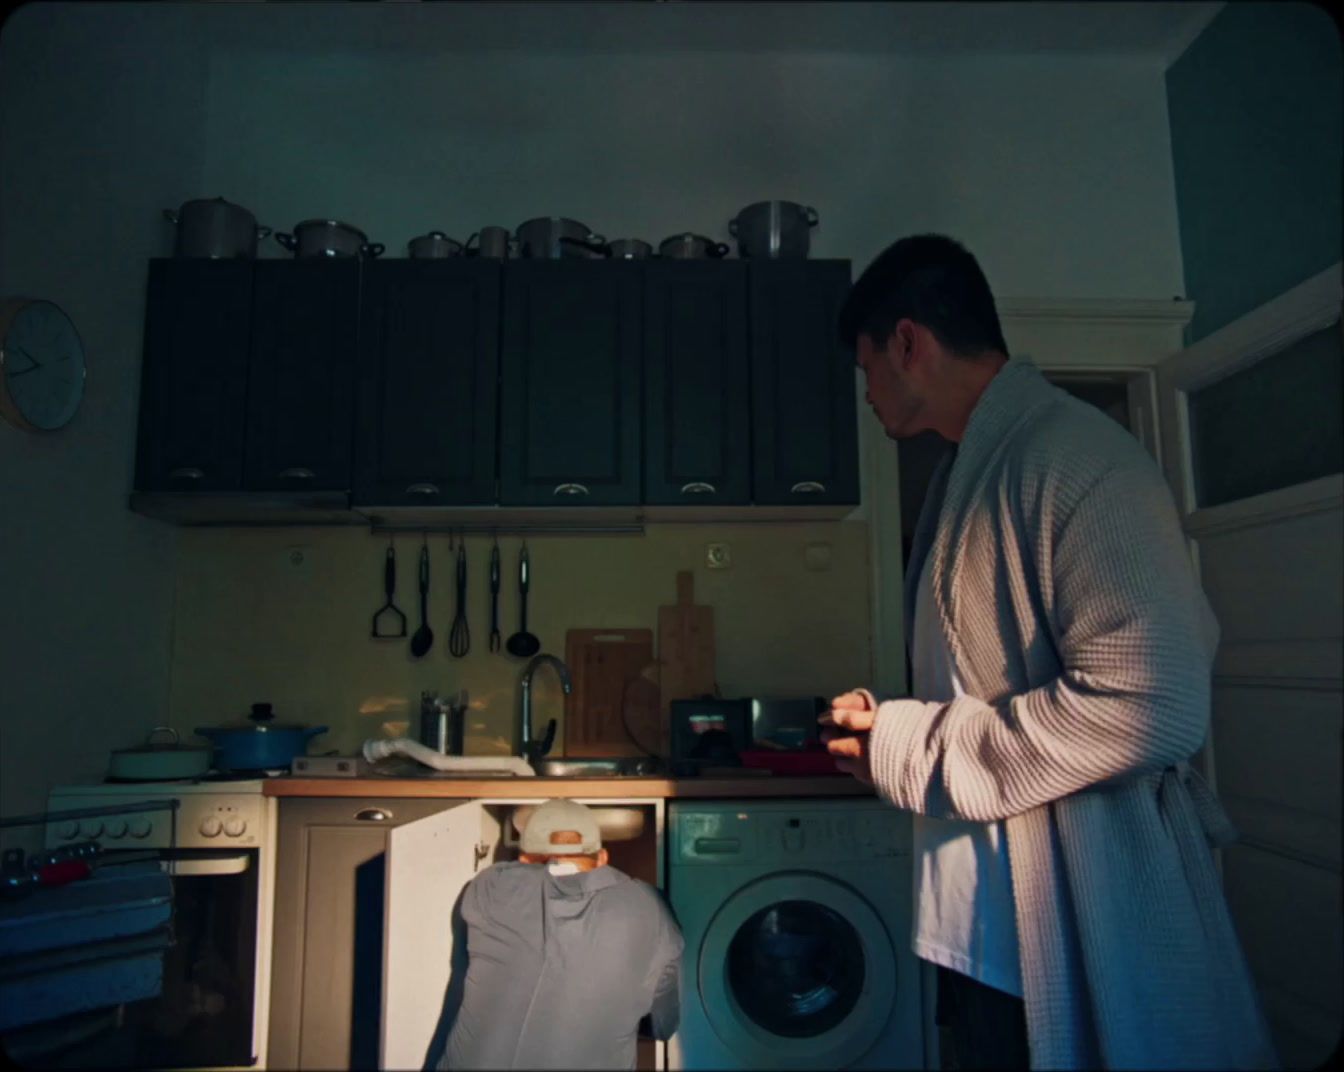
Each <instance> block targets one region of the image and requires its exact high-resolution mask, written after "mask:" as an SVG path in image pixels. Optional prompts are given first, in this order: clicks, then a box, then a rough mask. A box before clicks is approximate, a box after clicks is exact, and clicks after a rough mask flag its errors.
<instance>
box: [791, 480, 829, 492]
mask: <svg viewBox="0 0 1344 1072" xmlns="http://www.w3.org/2000/svg"><path fill="white" fill-rule="evenodd" d="M825 490H826V485H825V484H818V483H817V482H816V481H815V480H800V481H798V483H796V484H795V485H794V486H793V487H791V488H789V494H790V495H803V494H806V495H813V494H816V493H817V492H821V491H825Z"/></svg>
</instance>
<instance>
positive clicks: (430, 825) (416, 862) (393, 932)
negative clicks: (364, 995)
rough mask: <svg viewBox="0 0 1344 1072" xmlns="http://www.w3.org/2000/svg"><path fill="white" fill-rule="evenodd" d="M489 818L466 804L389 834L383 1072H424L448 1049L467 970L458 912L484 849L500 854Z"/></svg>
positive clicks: (472, 804)
mask: <svg viewBox="0 0 1344 1072" xmlns="http://www.w3.org/2000/svg"><path fill="white" fill-rule="evenodd" d="M482 819H483V812H482V809H481V805H480V803H479V802H478V801H464V802H463V803H461V804H458V805H457V806H456V807H454V808H452V809H451V810H448V811H444V812H440V813H439V814H437V815H431V816H429V817H428V818H426V819H420V820H419V821H417V822H413V823H406V824H405V825H404V826H399V827H397V828H396V829H395V830H392V831H390V832H389V833H388V836H387V886H386V894H385V899H386V905H387V907H386V916H385V923H384V927H385V929H384V937H383V954H384V955H383V1022H382V1040H381V1042H382V1045H381V1048H380V1060H379V1067H380V1068H394V1069H402V1068H408V1069H419V1068H423V1067H425V1064H426V1055H427V1054H428V1053H429V1051H430V1048H431V1046H433V1047H434V1049H435V1050H436V1054H435V1056H436V1057H437V1052H441V1050H442V1045H443V1042H444V1040H445V1038H446V1029H447V1027H448V1026H449V1025H448V1024H447V1023H446V1021H445V1020H444V1004H445V1001H444V999H445V996H446V994H447V991H448V985H449V982H450V980H452V979H453V976H454V974H457V976H458V978H459V979H460V978H461V977H462V975H463V974H464V973H465V970H466V948H465V942H464V941H462V940H461V936H458V937H457V940H455V936H454V907H455V905H456V904H457V899H458V897H459V896H460V895H461V893H462V887H463V886H465V885H466V884H467V883H468V882H470V881H471V879H472V876H473V875H474V874H475V873H476V867H477V864H478V862H479V860H478V846H480V847H481V848H483V849H486V850H487V851H493V849H494V839H493V838H492V839H491V841H492V843H491V844H490V845H488V846H483V845H482V842H481V836H482V827H481V824H482ZM459 985H460V983H459ZM501 1014H505V1010H501Z"/></svg>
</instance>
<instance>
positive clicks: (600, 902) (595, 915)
mask: <svg viewBox="0 0 1344 1072" xmlns="http://www.w3.org/2000/svg"><path fill="white" fill-rule="evenodd" d="M460 910H461V925H462V930H463V931H464V932H465V935H464V936H465V938H466V946H467V965H466V977H465V981H464V984H463V986H462V988H461V1004H460V1007H459V1008H458V1009H457V1011H456V1016H455V1018H454V1019H453V1020H452V1028H451V1030H450V1032H449V1035H448V1040H447V1045H446V1047H445V1049H444V1053H443V1058H442V1060H441V1061H440V1062H439V1065H438V1067H439V1068H440V1069H462V1068H473V1069H475V1068H480V1069H485V1068H537V1069H542V1068H591V1069H604V1068H634V1067H635V1036H636V1033H637V1029H638V1026H639V1021H640V1019H641V1018H642V1017H644V1016H646V1015H649V1016H651V1019H652V1025H653V1033H654V1035H655V1036H656V1037H658V1038H667V1037H668V1036H669V1035H671V1034H672V1032H673V1031H675V1030H676V1027H677V1023H678V1020H679V1018H680V1005H679V999H678V996H677V994H678V986H679V982H680V966H681V951H682V939H681V932H680V930H679V929H678V927H677V924H676V921H675V920H674V919H673V917H672V913H671V912H670V911H669V910H668V908H667V906H666V904H664V902H663V899H662V898H661V897H660V896H659V894H658V892H657V891H656V890H655V889H654V888H653V887H652V886H650V885H648V884H647V883H645V882H640V881H639V880H638V879H632V878H630V877H629V876H628V875H625V874H624V873H622V872H620V871H618V870H616V869H615V868H614V867H599V868H595V869H594V870H592V871H587V872H580V873H578V874H574V875H553V874H551V873H550V872H549V871H548V870H547V868H546V866H545V865H543V864H523V863H501V864H495V865H494V866H493V867H490V868H489V869H487V870H486V871H483V872H482V873H481V874H479V875H477V876H476V877H475V878H474V879H472V880H471V882H470V883H468V884H467V886H466V888H465V889H464V890H463V891H462V900H461V904H460ZM453 990H454V988H453V987H451V986H450V988H449V993H450V995H451V994H452V993H453ZM449 1000H450V1001H452V1000H454V999H453V998H452V997H450V999H449ZM449 1014H450V1015H451V1014H452V1012H451V1010H449Z"/></svg>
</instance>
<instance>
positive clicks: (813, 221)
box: [803, 205, 821, 227]
mask: <svg viewBox="0 0 1344 1072" xmlns="http://www.w3.org/2000/svg"><path fill="white" fill-rule="evenodd" d="M803 212H804V213H806V215H807V225H808V226H809V227H815V226H816V225H817V223H818V221H819V220H820V219H821V217H820V216H818V215H817V210H816V209H814V208H812V207H811V206H810V205H805V206H803Z"/></svg>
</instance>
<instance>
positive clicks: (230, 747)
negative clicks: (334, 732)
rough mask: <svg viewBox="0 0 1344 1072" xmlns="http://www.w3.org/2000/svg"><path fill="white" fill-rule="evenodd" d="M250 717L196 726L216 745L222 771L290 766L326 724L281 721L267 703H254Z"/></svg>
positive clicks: (216, 758)
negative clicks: (230, 723) (231, 723)
mask: <svg viewBox="0 0 1344 1072" xmlns="http://www.w3.org/2000/svg"><path fill="white" fill-rule="evenodd" d="M247 717H248V721H247V722H246V723H244V724H242V725H239V726H197V727H196V733H197V734H199V735H200V736H201V737H204V738H205V739H206V740H208V741H212V742H213V743H214V746H215V766H216V767H217V768H218V769H219V770H222V771H235V770H288V769H289V765H290V764H291V763H292V762H293V761H294V757H295V756H302V755H307V753H308V742H309V741H310V740H312V739H313V738H314V737H316V736H317V735H318V734H319V733H326V732H327V727H326V726H294V725H285V724H283V723H278V722H276V721H274V720H275V712H274V711H272V710H271V705H270V704H268V703H255V704H253V705H252V713H251V714H250V715H248V716H247Z"/></svg>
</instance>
